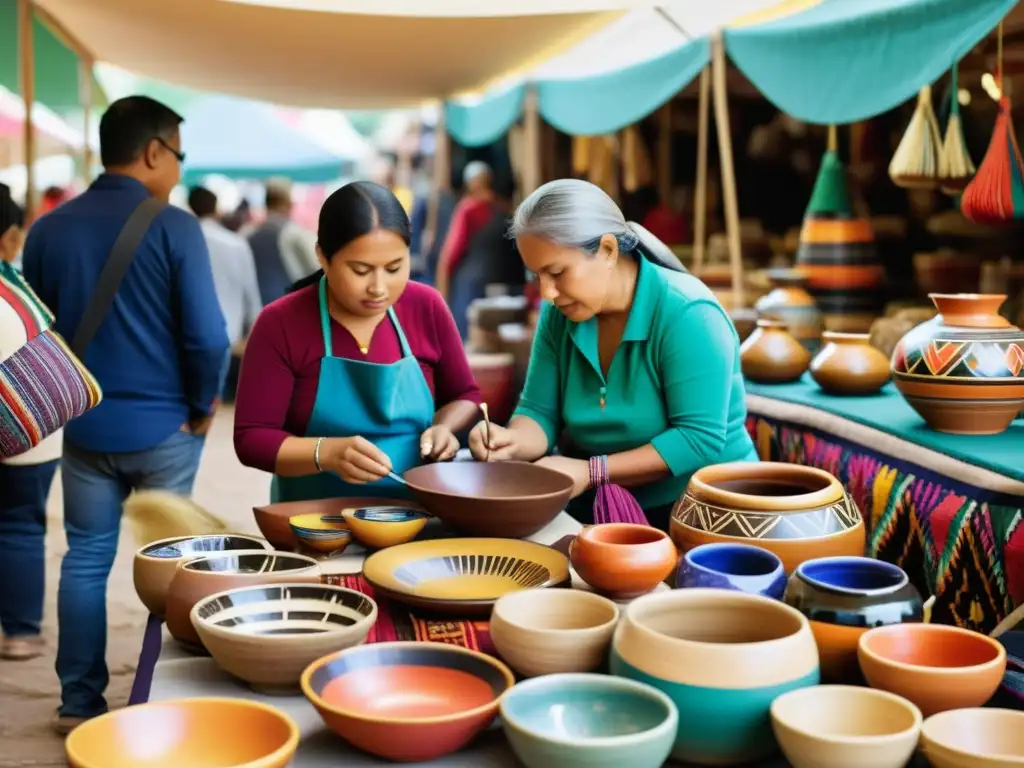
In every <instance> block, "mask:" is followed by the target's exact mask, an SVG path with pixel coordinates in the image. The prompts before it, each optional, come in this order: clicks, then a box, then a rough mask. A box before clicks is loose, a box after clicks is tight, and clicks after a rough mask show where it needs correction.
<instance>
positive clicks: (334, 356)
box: [235, 181, 480, 501]
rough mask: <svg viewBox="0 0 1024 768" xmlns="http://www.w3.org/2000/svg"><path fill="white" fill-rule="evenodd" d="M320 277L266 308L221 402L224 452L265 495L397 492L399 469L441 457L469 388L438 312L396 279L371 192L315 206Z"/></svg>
mask: <svg viewBox="0 0 1024 768" xmlns="http://www.w3.org/2000/svg"><path fill="white" fill-rule="evenodd" d="M317 237H318V243H317V254H318V256H319V258H320V263H321V265H322V266H323V270H322V271H321V272H318V273H316V274H315V275H312V276H311V277H310V278H308V279H306V280H304V281H302V282H301V283H299V284H298V285H297V286H296V287H295V289H294V290H293V291H292V292H291V293H290V294H288V295H286V296H284V297H283V298H281V299H279V300H277V301H275V302H273V303H272V304H269V305H267V306H266V307H265V308H264V309H263V311H262V312H261V313H260V316H259V318H258V319H257V320H256V324H255V326H254V327H253V329H252V333H251V334H250V336H249V340H248V343H247V345H246V350H245V356H244V358H243V360H242V367H241V373H240V376H239V381H238V395H237V399H236V402H235V451H236V452H237V454H238V458H239V460H241V462H242V463H243V464H245V465H246V466H250V467H255V468H256V469H262V470H264V471H266V472H270V473H272V474H273V475H274V481H273V484H272V489H271V497H272V500H273V501H298V500H303V499H322V498H330V497H333V496H353V495H355V496H388V497H402V496H404V495H406V490H405V486H404V485H401V484H399V483H397V482H396V481H394V480H393V479H391V478H390V477H388V472H391V471H393V472H396V473H398V474H399V475H401V473H402V472H404V471H405V470H407V469H410V468H412V467H414V466H416V465H418V464H420V463H422V462H424V461H428V460H440V461H444V460H448V459H451V458H453V457H454V456H455V453H456V451H458V448H459V444H458V441H457V440H456V438H455V433H456V432H459V431H460V430H462V429H465V428H466V427H467V426H469V425H470V424H471V423H472V422H473V421H474V420H475V417H476V414H477V408H478V405H479V403H480V390H479V389H478V387H477V385H476V382H475V381H474V379H473V374H472V373H471V371H470V368H469V361H468V360H467V359H466V354H465V351H464V350H463V347H462V340H461V339H460V338H459V334H458V331H457V330H456V327H455V321H454V320H453V318H452V315H451V312H450V311H449V310H448V307H447V305H446V304H445V303H444V300H443V299H442V298H441V296H440V294H438V292H437V291H435V290H434V289H433V288H429V287H427V286H425V285H422V284H420V283H415V282H410V281H409V267H410V264H409V218H408V216H407V215H406V213H405V210H404V209H403V208H402V206H401V204H400V203H399V202H398V200H397V199H396V198H395V196H394V195H393V194H391V192H389V191H388V190H387V189H385V188H384V187H382V186H380V185H378V184H373V183H371V182H366V181H357V182H353V183H351V184H347V185H345V186H344V187H342V188H341V189H339V190H338V191H336V192H335V193H334V194H332V195H331V196H330V197H329V198H327V200H326V201H325V202H324V205H323V208H322V209H321V211H320V223H319V228H318V232H317Z"/></svg>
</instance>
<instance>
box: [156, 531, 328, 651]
mask: <svg viewBox="0 0 1024 768" xmlns="http://www.w3.org/2000/svg"><path fill="white" fill-rule="evenodd" d="M286 583H302V584H319V583H320V566H319V565H318V564H317V562H316V560H314V559H313V558H311V557H306V556H305V555H296V554H292V553H290V552H265V551H263V550H249V551H241V552H229V553H222V554H219V555H207V556H204V557H197V558H192V559H190V560H185V561H182V562H181V563H180V564H179V565H178V569H177V571H176V572H175V574H174V578H173V579H171V587H170V589H169V590H168V591H167V631H168V632H170V633H171V636H172V637H173V638H174V639H175V640H177V641H178V642H179V643H181V644H182V645H184V646H185V647H186V648H188V649H190V650H194V651H199V652H205V649H203V645H202V643H201V641H200V640H199V635H198V634H197V633H196V630H195V627H193V626H192V619H191V617H190V614H191V612H192V607H193V606H194V605H195V604H196V603H198V602H199V601H200V600H202V599H203V598H204V597H209V596H210V595H213V594H216V593H217V592H224V591H226V590H229V589H236V588H239V587H252V586H257V585H259V584H286Z"/></svg>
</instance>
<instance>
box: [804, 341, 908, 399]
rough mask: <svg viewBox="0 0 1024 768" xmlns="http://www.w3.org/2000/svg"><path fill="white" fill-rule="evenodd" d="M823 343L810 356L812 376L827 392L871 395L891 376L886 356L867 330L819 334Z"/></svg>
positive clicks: (832, 393)
mask: <svg viewBox="0 0 1024 768" xmlns="http://www.w3.org/2000/svg"><path fill="white" fill-rule="evenodd" d="M821 340H822V341H823V342H824V343H825V346H824V347H822V348H821V351H820V352H818V354H817V355H815V356H814V359H813V360H811V378H812V379H814V380H815V381H816V382H817V383H818V386H819V387H821V388H822V389H823V390H825V391H826V392H828V393H829V394H830V395H860V396H864V395H873V394H875V393H877V392H878V391H879V390H881V389H882V387H884V386H885V385H886V384H887V383H888V381H889V379H890V377H891V372H890V369H889V360H888V358H887V357H886V356H885V355H884V354H882V352H881V350H879V349H878V348H877V347H874V346H872V344H871V334H869V333H838V332H836V331H825V332H824V333H823V334H821Z"/></svg>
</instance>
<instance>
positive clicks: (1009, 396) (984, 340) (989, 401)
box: [892, 293, 1024, 435]
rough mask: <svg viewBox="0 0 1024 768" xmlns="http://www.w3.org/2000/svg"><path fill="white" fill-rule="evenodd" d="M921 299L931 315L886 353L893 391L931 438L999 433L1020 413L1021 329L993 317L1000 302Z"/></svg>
mask: <svg viewBox="0 0 1024 768" xmlns="http://www.w3.org/2000/svg"><path fill="white" fill-rule="evenodd" d="M929 297H930V298H931V300H932V301H933V302H935V306H936V307H937V308H938V310H939V315H938V316H937V317H935V318H934V319H933V320H929V321H928V322H925V323H922V324H921V325H919V326H917V327H916V328H913V329H912V330H911V331H910V332H909V333H907V335H906V336H904V337H903V338H902V339H900V341H899V343H898V344H897V345H896V349H895V350H893V353H892V371H893V379H894V380H895V383H896V388H897V389H898V390H899V391H900V394H902V395H903V397H904V398H906V400H907V402H908V403H909V404H910V406H911V407H912V408H913V409H914V410H915V411H917V412H918V414H920V416H921V418H923V419H924V420H925V422H927V424H928V426H929V427H931V428H932V429H934V430H935V431H937V432H948V433H950V434H955V435H995V434H998V433H1000V432H1003V431H1004V430H1005V429H1006V428H1007V427H1009V426H1010V422H1012V421H1013V420H1014V419H1015V418H1016V417H1017V414H1018V413H1019V412H1020V410H1021V408H1022V407H1024V331H1021V330H1020V329H1019V328H1017V327H1016V326H1014V325H1011V324H1010V322H1009V321H1008V320H1007V319H1006V318H1004V317H1003V316H1002V315H1000V314H999V307H1000V305H1002V303H1003V302H1004V301H1005V300H1006V296H1003V295H999V294H969V293H960V294H939V293H933V294H930V295H929Z"/></svg>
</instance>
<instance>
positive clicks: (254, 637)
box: [191, 583, 377, 695]
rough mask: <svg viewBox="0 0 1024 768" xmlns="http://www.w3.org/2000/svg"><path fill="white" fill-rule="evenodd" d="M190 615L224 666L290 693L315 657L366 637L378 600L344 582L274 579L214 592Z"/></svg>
mask: <svg viewBox="0 0 1024 768" xmlns="http://www.w3.org/2000/svg"><path fill="white" fill-rule="evenodd" d="M191 619H192V626H193V627H194V628H195V630H196V633H197V634H198V635H199V640H200V641H201V642H202V644H203V646H204V647H205V648H206V650H207V651H209V653H210V655H211V656H213V660H214V661H216V662H217V664H218V666H220V668H221V669H223V670H224V671H225V672H227V673H229V674H231V675H234V676H235V677H237V678H239V679H240V680H244V681H245V682H247V683H248V684H249V685H250V686H252V688H253V689H254V690H256V691H259V692H260V693H265V694H271V695H273V694H285V695H291V694H296V693H298V692H299V678H300V677H301V676H302V671H303V670H304V669H305V668H306V667H307V666H309V665H310V664H311V663H312V662H314V661H316V660H317V659H319V658H321V657H322V656H326V655H327V654H328V653H333V652H334V651H339V650H341V649H343V648H350V647H352V646H353V645H359V644H360V643H361V642H363V641H364V640H366V636H367V634H369V632H370V629H371V628H372V627H373V625H374V623H375V622H376V621H377V604H376V603H375V602H373V600H371V599H370V598H368V597H367V596H366V595H364V594H362V593H360V592H355V591H353V590H351V589H345V588H344V587H336V586H331V585H327V584H302V583H298V584H273V585H265V586H257V587H243V588H242V589H232V590H228V591H226V592H220V593H218V594H215V595H211V596H210V597H207V598H204V599H202V600H200V601H199V602H198V603H196V604H195V606H194V607H193V608H192V615H191Z"/></svg>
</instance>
